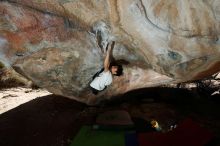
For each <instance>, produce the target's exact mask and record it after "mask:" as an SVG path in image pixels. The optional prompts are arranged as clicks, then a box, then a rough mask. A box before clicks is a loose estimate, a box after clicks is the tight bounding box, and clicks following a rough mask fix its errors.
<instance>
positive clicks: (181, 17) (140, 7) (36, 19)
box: [0, 0, 220, 104]
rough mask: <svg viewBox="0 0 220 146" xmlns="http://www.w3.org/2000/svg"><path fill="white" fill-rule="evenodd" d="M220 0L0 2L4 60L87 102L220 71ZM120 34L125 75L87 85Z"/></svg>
mask: <svg viewBox="0 0 220 146" xmlns="http://www.w3.org/2000/svg"><path fill="white" fill-rule="evenodd" d="M219 38H220V1H219V0H203V1H201V0H193V1H192V0H184V1H179V0H166V1H165V0H99V1H97V0H78V1H76V0H65V1H64V0H45V1H43V0H8V1H2V2H0V52H1V54H0V62H2V63H3V64H4V65H5V66H12V67H13V68H14V69H15V70H16V71H18V72H19V73H21V74H22V75H24V76H25V77H27V78H29V79H31V80H32V81H33V82H34V83H35V84H37V85H38V86H40V87H43V88H46V89H47V90H48V91H50V92H52V93H55V94H58V95H63V96H66V97H69V98H72V99H75V100H78V101H81V102H84V103H87V104H95V103H98V102H99V101H100V100H105V99H109V98H110V97H112V96H116V95H120V94H123V93H125V92H127V91H130V90H134V89H137V88H143V87H152V86H158V85H161V84H166V83H179V82H185V81H190V80H196V79H200V78H203V77H207V76H209V75H211V74H213V73H215V72H218V71H219V70H220V40H219ZM112 40H114V41H116V45H115V47H114V50H113V57H114V59H115V60H117V61H119V62H121V63H122V64H123V68H124V75H123V76H121V77H114V80H113V84H112V85H111V86H109V87H108V88H107V89H106V90H105V91H103V92H101V93H100V94H98V95H96V96H95V95H93V94H92V93H91V91H90V89H89V82H90V81H91V78H92V76H93V75H94V74H95V73H96V72H97V71H99V70H100V68H102V66H103V59H104V52H105V51H104V50H103V49H101V48H103V47H105V46H106V45H107V43H108V42H110V41H112Z"/></svg>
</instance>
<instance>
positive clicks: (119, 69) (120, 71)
mask: <svg viewBox="0 0 220 146" xmlns="http://www.w3.org/2000/svg"><path fill="white" fill-rule="evenodd" d="M112 66H117V67H118V69H117V72H116V74H115V75H116V76H121V75H123V68H122V65H120V64H118V63H117V62H115V61H114V62H111V63H110V65H109V69H110V70H111V68H112Z"/></svg>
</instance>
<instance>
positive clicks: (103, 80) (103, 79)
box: [90, 71, 112, 91]
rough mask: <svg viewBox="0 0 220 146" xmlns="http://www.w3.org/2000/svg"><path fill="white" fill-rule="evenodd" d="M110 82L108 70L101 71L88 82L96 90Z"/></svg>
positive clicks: (110, 76)
mask: <svg viewBox="0 0 220 146" xmlns="http://www.w3.org/2000/svg"><path fill="white" fill-rule="evenodd" d="M111 83H112V74H111V72H110V71H107V72H105V71H103V72H101V73H100V74H99V75H98V76H97V77H95V79H94V80H93V81H92V82H91V83H90V86H91V87H92V88H94V89H96V90H99V91H102V90H104V89H105V86H108V85H110V84H111Z"/></svg>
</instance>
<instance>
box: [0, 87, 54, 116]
mask: <svg viewBox="0 0 220 146" xmlns="http://www.w3.org/2000/svg"><path fill="white" fill-rule="evenodd" d="M50 94H51V93H50V92H48V91H46V90H43V89H37V90H34V89H31V88H22V87H17V88H8V89H2V90H0V114H2V113H4V112H6V111H8V110H11V109H13V108H15V107H17V106H19V105H21V104H24V103H26V102H29V101H31V100H33V99H36V98H39V97H42V96H46V95H50Z"/></svg>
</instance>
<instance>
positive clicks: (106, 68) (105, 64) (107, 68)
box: [104, 44, 112, 71]
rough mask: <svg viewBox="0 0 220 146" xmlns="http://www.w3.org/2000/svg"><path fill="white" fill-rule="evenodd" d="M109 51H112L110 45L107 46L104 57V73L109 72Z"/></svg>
mask: <svg viewBox="0 0 220 146" xmlns="http://www.w3.org/2000/svg"><path fill="white" fill-rule="evenodd" d="M111 51H112V48H111V44H109V45H108V46H107V52H106V56H105V60H104V70H105V71H108V70H109V65H110V56H111Z"/></svg>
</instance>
